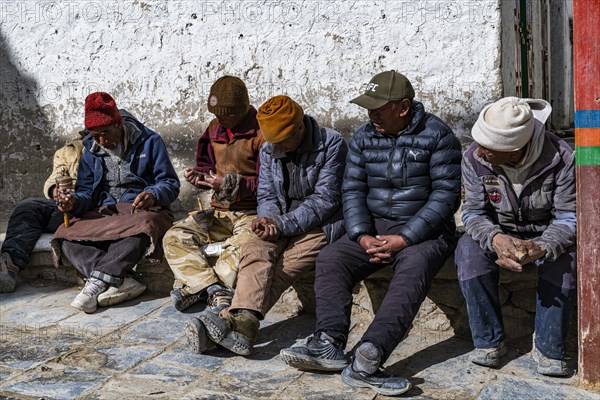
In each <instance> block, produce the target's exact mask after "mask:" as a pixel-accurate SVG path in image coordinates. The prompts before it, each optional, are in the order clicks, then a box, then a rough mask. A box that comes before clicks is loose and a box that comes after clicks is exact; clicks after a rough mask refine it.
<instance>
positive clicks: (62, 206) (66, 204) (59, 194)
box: [54, 190, 75, 212]
mask: <svg viewBox="0 0 600 400" xmlns="http://www.w3.org/2000/svg"><path fill="white" fill-rule="evenodd" d="M54 195H55V197H54V202H55V203H56V208H58V210H59V211H62V212H69V211H71V210H72V209H73V208H75V195H74V193H73V192H72V191H70V190H69V191H66V192H63V191H60V190H55V192H54Z"/></svg>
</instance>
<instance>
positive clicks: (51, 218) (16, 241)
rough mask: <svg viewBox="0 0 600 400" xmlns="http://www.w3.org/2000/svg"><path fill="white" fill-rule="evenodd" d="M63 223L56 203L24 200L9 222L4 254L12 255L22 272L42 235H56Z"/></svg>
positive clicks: (42, 200)
mask: <svg viewBox="0 0 600 400" xmlns="http://www.w3.org/2000/svg"><path fill="white" fill-rule="evenodd" d="M62 222H63V213H61V212H60V211H58V210H57V209H56V207H55V205H54V201H52V200H48V199H42V198H39V199H36V198H32V199H26V200H23V201H21V202H19V204H17V206H16V207H15V209H14V211H13V213H12V214H11V216H10V218H9V220H8V227H7V228H6V238H5V239H4V243H3V244H2V252H7V253H8V254H10V257H11V258H12V260H13V262H14V263H15V265H17V266H19V268H20V269H21V270H22V269H24V268H25V266H26V265H27V263H28V262H29V258H30V257H31V252H32V251H33V248H34V247H35V242H37V241H38V239H39V238H40V236H41V235H42V233H54V231H56V229H58V227H59V226H60V224H61V223H62Z"/></svg>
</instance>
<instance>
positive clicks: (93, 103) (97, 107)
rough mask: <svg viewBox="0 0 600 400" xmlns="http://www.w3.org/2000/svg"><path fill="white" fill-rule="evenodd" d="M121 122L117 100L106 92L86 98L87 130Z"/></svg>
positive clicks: (96, 93)
mask: <svg viewBox="0 0 600 400" xmlns="http://www.w3.org/2000/svg"><path fill="white" fill-rule="evenodd" d="M118 122H121V114H120V113H119V110H118V109H117V104H116V103H115V99H113V98H112V97H111V96H110V94H108V93H105V92H95V93H92V94H90V95H88V97H86V98H85V128H86V129H94V128H97V127H99V126H107V125H114V124H116V123H118Z"/></svg>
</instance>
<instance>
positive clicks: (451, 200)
mask: <svg viewBox="0 0 600 400" xmlns="http://www.w3.org/2000/svg"><path fill="white" fill-rule="evenodd" d="M412 113H413V114H412V119H411V122H410V123H409V125H408V127H407V128H406V130H405V131H404V132H403V133H402V134H401V135H398V136H397V137H393V136H390V135H383V134H380V133H378V132H377V131H375V129H374V127H373V123H372V122H369V123H367V124H365V125H363V126H361V127H360V128H358V130H357V131H356V133H355V134H354V136H353V137H352V139H351V140H350V143H349V150H348V158H347V162H346V171H345V173H344V183H343V185H342V196H343V204H344V219H345V221H346V231H347V233H348V237H349V238H350V239H351V240H358V239H359V238H360V236H361V235H364V234H368V235H375V234H377V232H376V231H375V225H374V223H373V220H374V218H381V219H388V220H393V221H400V222H402V223H403V224H404V225H403V226H402V228H401V229H400V233H399V234H400V235H401V236H402V237H403V238H404V239H405V240H406V242H407V243H408V244H409V245H410V244H417V243H420V242H423V241H425V240H428V239H431V238H433V237H436V236H439V235H440V234H442V233H447V234H453V233H454V230H455V225H454V213H455V212H456V210H457V209H458V206H459V203H460V162H461V146H460V143H459V141H458V139H457V138H456V137H455V136H454V134H453V133H452V130H451V129H450V128H449V127H448V126H447V125H446V124H445V123H444V122H443V121H442V120H440V119H439V118H438V117H436V116H435V115H432V114H429V113H426V112H425V110H424V107H423V105H422V104H421V103H419V102H417V101H413V106H412Z"/></svg>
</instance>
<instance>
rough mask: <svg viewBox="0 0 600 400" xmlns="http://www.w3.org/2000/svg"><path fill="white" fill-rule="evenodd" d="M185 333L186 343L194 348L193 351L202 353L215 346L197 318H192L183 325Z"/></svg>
mask: <svg viewBox="0 0 600 400" xmlns="http://www.w3.org/2000/svg"><path fill="white" fill-rule="evenodd" d="M185 335H186V337H187V341H188V344H189V345H190V346H191V347H192V349H194V352H195V353H198V354H200V353H204V352H205V351H208V350H210V349H212V348H214V347H215V346H216V343H215V342H213V341H212V340H211V339H210V337H209V336H208V332H207V331H206V327H205V326H204V324H203V323H202V321H200V320H199V319H198V318H192V319H191V320H190V321H189V322H188V323H187V324H186V326H185Z"/></svg>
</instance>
